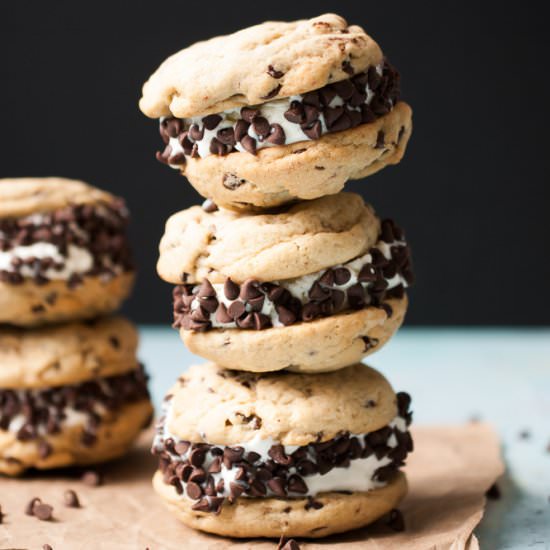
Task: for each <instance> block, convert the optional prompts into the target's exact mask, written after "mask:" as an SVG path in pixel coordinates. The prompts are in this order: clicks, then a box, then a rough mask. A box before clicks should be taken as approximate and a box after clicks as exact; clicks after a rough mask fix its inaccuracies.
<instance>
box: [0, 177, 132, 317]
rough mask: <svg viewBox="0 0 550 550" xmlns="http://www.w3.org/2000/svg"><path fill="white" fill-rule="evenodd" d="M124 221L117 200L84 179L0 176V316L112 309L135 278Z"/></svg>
mask: <svg viewBox="0 0 550 550" xmlns="http://www.w3.org/2000/svg"><path fill="white" fill-rule="evenodd" d="M127 224H128V211H127V209H126V207H125V205H124V202H123V201H122V200H121V199H118V198H116V197H113V196H112V195H109V194H108V193H105V192H103V191H100V190H98V189H95V188H93V187H90V186H88V185H86V184H84V183H82V182H79V181H74V180H66V179H61V178H36V179H31V178H29V179H3V180H0V323H8V324H13V325H20V326H31V325H39V324H42V323H49V322H58V321H67V320H72V319H79V318H92V317H95V316H97V315H100V314H105V313H110V312H112V311H114V310H115V309H117V308H118V307H119V305H120V303H121V302H122V301H123V300H124V299H125V298H126V296H127V295H128V293H129V292H130V289H131V287H132V283H133V279H134V267H133V262H132V258H131V254H130V249H129V244H128V241H127V237H126V227H127Z"/></svg>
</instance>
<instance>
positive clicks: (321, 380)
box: [167, 363, 398, 445]
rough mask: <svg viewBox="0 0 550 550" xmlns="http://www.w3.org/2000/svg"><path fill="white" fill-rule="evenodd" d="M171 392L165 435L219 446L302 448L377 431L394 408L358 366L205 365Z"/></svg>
mask: <svg viewBox="0 0 550 550" xmlns="http://www.w3.org/2000/svg"><path fill="white" fill-rule="evenodd" d="M170 394H171V395H172V398H171V400H170V404H171V413H170V416H169V418H167V425H168V429H169V431H170V432H171V433H173V434H175V435H176V436H178V437H179V438H181V439H184V440H188V441H192V442H202V441H207V442H209V443H216V444H218V445H220V444H222V445H233V444H236V443H245V442H247V441H250V440H251V439H253V438H260V439H262V440H266V439H272V440H275V441H278V442H280V443H282V444H283V445H307V444H308V443H311V442H313V441H326V440H329V439H332V438H334V437H335V436H336V435H337V434H339V433H342V432H351V433H367V432H373V431H376V430H378V429H379V428H381V427H383V426H386V425H387V424H388V423H389V422H391V421H392V420H393V419H394V417H395V416H396V414H397V410H398V409H397V399H396V396H395V393H394V392H393V390H392V388H391V386H390V384H389V382H388V381H387V380H386V379H385V378H384V377H383V376H382V375H381V374H380V373H379V372H377V371H375V370H374V369H371V368H369V367H367V366H365V365H362V364H357V365H353V366H350V367H347V368H345V369H341V370H339V371H336V372H330V373H324V374H308V375H307V376H304V375H303V374H294V373H268V374H262V375H261V376H260V375H257V374H254V373H249V372H235V371H228V370H225V369H222V368H221V367H219V366H217V365H214V364H213V363H207V364H205V365H197V366H194V367H191V368H190V369H189V370H188V371H187V372H186V373H185V374H184V375H183V376H182V377H180V379H179V381H178V383H177V384H176V385H175V386H174V387H173V388H172V390H171V392H170Z"/></svg>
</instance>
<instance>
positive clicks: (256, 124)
mask: <svg viewBox="0 0 550 550" xmlns="http://www.w3.org/2000/svg"><path fill="white" fill-rule="evenodd" d="M252 128H254V131H255V132H256V134H258V136H259V139H260V141H263V140H264V139H265V138H266V137H267V136H269V133H270V131H271V125H270V124H269V121H268V120H267V118H264V117H263V116H257V117H255V118H254V120H253V121H252Z"/></svg>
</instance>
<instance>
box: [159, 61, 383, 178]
mask: <svg viewBox="0 0 550 550" xmlns="http://www.w3.org/2000/svg"><path fill="white" fill-rule="evenodd" d="M376 72H377V73H378V74H379V75H382V72H383V64H379V65H377V66H376ZM365 94H366V98H365V101H364V104H365V105H369V104H370V102H371V101H372V98H373V97H374V92H373V90H371V88H370V87H369V85H368V83H367V84H365ZM303 98H304V96H303V95H293V96H290V97H285V98H281V99H276V100H274V101H268V102H266V103H262V104H260V105H254V106H253V107H252V108H254V109H257V110H258V111H259V112H260V115H259V116H262V117H264V118H266V119H267V120H268V121H269V123H270V124H279V125H280V126H281V127H282V129H283V131H284V133H285V145H290V144H292V143H298V142H300V141H312V139H311V138H310V137H308V136H307V135H306V134H305V133H304V131H303V130H302V128H301V127H300V125H299V124H297V123H295V122H290V121H289V120H287V119H286V118H285V116H284V115H285V113H286V111H288V109H289V108H290V105H291V103H292V102H293V101H302V100H303ZM344 103H345V102H344V100H343V99H342V98H341V97H340V96H338V95H336V96H335V97H334V98H333V99H332V100H331V102H330V105H329V107H338V106H341V105H344ZM390 103H391V100H390ZM392 106H393V104H392ZM350 109H353V110H356V111H360V110H361V106H356V107H350ZM216 114H217V115H219V116H220V117H221V120H220V122H218V124H217V125H216V127H215V128H213V129H212V130H208V129H206V128H204V135H203V136H202V138H201V139H199V140H194V139H193V138H192V137H191V136H190V135H189V134H188V135H187V138H188V139H189V141H190V142H191V143H196V144H197V153H198V155H199V157H201V158H204V157H207V156H208V155H211V154H212V152H211V151H210V143H211V141H212V139H213V138H215V137H216V134H217V133H218V131H219V130H223V129H224V128H233V127H234V126H235V124H236V123H237V121H238V120H239V119H240V118H241V110H240V108H233V109H228V110H226V111H222V112H220V113H216ZM203 118H204V117H203V116H197V117H191V118H186V119H184V121H183V122H184V128H185V130H188V129H189V128H190V127H191V126H193V125H194V124H195V125H197V126H198V127H199V128H203V126H204V124H203V122H202V119H203ZM165 119H166V117H163V118H161V119H160V123H161V124H162V122H163V121H164V120H165ZM319 121H320V123H321V135H323V134H326V133H327V132H328V128H327V124H326V121H325V116H324V114H323V112H322V111H321V112H320V113H319ZM248 135H249V136H250V137H252V138H254V139H255V140H256V149H257V150H258V149H263V148H264V147H274V146H275V145H274V144H272V143H269V142H268V141H266V140H260V139H258V135H257V134H256V132H255V131H254V127H253V125H252V124H251V125H250V127H249V128H248ZM168 145H169V146H170V147H171V149H172V150H171V153H170V157H174V156H176V155H178V154H182V155H183V154H185V152H184V149H183V147H182V145H181V143H180V142H179V140H178V138H177V137H171V138H170V139H169V143H168ZM235 149H237V151H240V152H245V151H246V150H245V149H244V147H243V146H242V145H241V144H240V143H236V144H235ZM169 161H170V159H168V162H169ZM170 166H171V167H172V168H175V169H179V168H181V167H180V166H179V165H176V164H170Z"/></svg>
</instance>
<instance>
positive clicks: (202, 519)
mask: <svg viewBox="0 0 550 550" xmlns="http://www.w3.org/2000/svg"><path fill="white" fill-rule="evenodd" d="M284 403H287V404H290V403H292V407H289V406H281V405H282V404H284ZM409 406H410V397H409V396H408V395H407V394H406V393H399V394H397V395H396V394H395V393H394V392H393V390H392V388H391V386H390V385H389V384H388V382H387V381H386V380H385V378H384V377H383V376H382V375H381V374H379V373H378V372H376V371H375V370H373V369H371V368H369V367H366V366H364V365H354V366H351V367H348V368H346V369H342V370H340V371H337V372H333V373H330V374H324V375H309V376H302V375H298V374H281V373H275V374H267V375H263V376H257V375H254V374H251V373H236V372H232V371H226V370H224V369H222V368H220V367H217V366H215V365H213V364H207V365H199V366H195V367H192V368H191V369H190V370H189V371H188V372H187V373H186V374H185V375H184V376H182V377H181V378H180V380H179V382H178V383H177V384H176V386H174V388H172V390H171V391H170V393H169V394H168V396H167V398H166V400H165V402H164V413H165V414H164V416H163V418H162V419H161V421H160V422H159V425H158V427H157V435H156V438H155V441H154V443H153V453H154V454H156V455H158V457H159V471H158V472H157V474H156V475H155V478H154V486H155V489H156V491H157V492H158V493H159V494H160V495H161V497H162V498H163V499H164V500H165V501H166V504H167V505H168V507H169V508H170V509H171V510H173V511H174V513H175V514H176V516H177V517H178V518H179V519H180V520H181V521H183V522H184V523H185V524H186V525H189V526H191V527H194V528H197V529H202V530H205V531H209V532H213V533H217V534H221V535H226V536H234V537H257V536H259V537H276V536H277V535H278V534H280V533H281V532H284V533H285V534H286V535H287V536H304V537H322V536H326V535H329V534H331V533H337V532H341V531H346V530H349V529H354V528H357V527H361V526H363V525H366V524H368V523H370V522H372V521H374V520H375V519H377V518H378V517H380V516H382V515H384V514H385V513H387V512H389V510H391V509H393V508H395V506H396V505H397V503H398V502H399V500H400V499H401V498H402V497H403V496H404V494H405V492H406V482H405V478H404V475H403V474H402V473H401V472H400V467H401V466H402V465H403V464H404V461H405V459H406V457H407V454H408V453H409V452H410V451H412V448H413V443H412V439H411V436H410V433H409V431H408V426H409V424H410V422H411V418H412V417H411V413H410V411H409Z"/></svg>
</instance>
